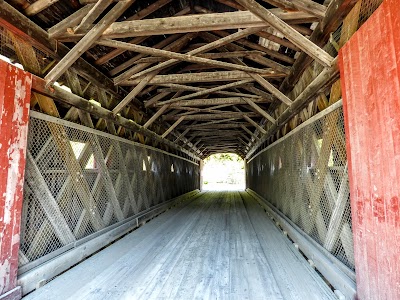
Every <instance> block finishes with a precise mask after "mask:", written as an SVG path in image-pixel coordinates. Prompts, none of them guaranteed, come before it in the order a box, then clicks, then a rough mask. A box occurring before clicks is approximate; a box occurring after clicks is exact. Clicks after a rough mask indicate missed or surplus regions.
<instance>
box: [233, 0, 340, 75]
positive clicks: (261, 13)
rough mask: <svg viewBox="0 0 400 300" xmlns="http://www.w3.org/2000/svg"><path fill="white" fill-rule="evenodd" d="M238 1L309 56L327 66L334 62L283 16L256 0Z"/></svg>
mask: <svg viewBox="0 0 400 300" xmlns="http://www.w3.org/2000/svg"><path fill="white" fill-rule="evenodd" d="M237 2H238V3H240V4H241V5H243V6H244V7H246V8H247V9H248V10H249V11H251V12H252V13H254V14H255V15H256V16H258V17H259V18H261V19H262V20H264V21H265V22H266V23H268V24H269V25H270V26H271V27H273V28H275V29H276V30H277V31H279V32H281V33H282V34H283V35H284V36H285V37H286V38H287V39H288V40H289V41H291V42H292V43H294V44H295V45H296V46H297V47H299V48H300V49H301V50H303V51H304V52H305V53H307V54H308V55H309V56H311V57H312V58H314V59H315V60H317V61H318V62H319V63H321V64H322V65H323V66H325V67H329V66H331V64H332V61H333V57H331V56H330V55H329V54H328V53H327V52H325V51H324V50H323V49H321V48H320V47H319V46H317V45H316V44H314V43H313V42H311V41H310V40H309V39H307V38H306V37H304V36H303V35H301V34H300V33H299V32H297V31H296V30H294V29H293V28H292V27H290V26H289V25H288V24H287V23H285V22H284V21H282V19H281V18H279V17H278V16H276V15H274V14H273V13H272V12H270V11H269V10H267V9H266V8H264V7H263V6H262V5H260V4H258V3H257V2H256V1H255V0H237Z"/></svg>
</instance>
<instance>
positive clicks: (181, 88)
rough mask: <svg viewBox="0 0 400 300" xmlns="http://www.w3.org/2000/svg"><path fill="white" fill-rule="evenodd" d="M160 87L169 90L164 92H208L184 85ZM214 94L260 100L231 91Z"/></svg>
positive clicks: (171, 84)
mask: <svg viewBox="0 0 400 300" xmlns="http://www.w3.org/2000/svg"><path fill="white" fill-rule="evenodd" d="M160 86H165V87H168V88H169V89H167V90H163V92H176V91H195V92H201V91H206V90H207V88H202V87H197V86H191V85H183V84H174V83H165V84H160ZM245 86H246V84H244V85H243V87H245ZM213 93H215V94H219V95H224V96H231V97H247V98H259V96H257V95H252V94H244V93H237V92H229V91H214V92H213ZM265 94H266V93H265ZM269 96H270V95H269ZM269 96H268V95H263V97H264V98H268V97H269Z"/></svg>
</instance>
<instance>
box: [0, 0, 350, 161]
mask: <svg viewBox="0 0 400 300" xmlns="http://www.w3.org/2000/svg"><path fill="white" fill-rule="evenodd" d="M6 2H8V3H9V4H11V5H12V6H13V7H14V8H16V9H17V10H18V11H20V12H22V13H23V14H24V15H25V16H26V17H28V18H30V20H32V21H33V22H35V23H36V24H37V25H39V26H40V27H42V28H43V29H44V30H46V32H47V37H46V39H47V40H48V41H57V44H58V45H64V46H65V47H66V49H68V51H64V52H65V53H64V55H62V57H60V59H59V60H58V61H57V62H56V63H54V64H53V65H52V66H51V67H50V68H49V69H48V70H46V73H44V80H45V83H46V86H47V87H51V86H52V85H53V84H54V83H55V82H57V81H59V80H60V77H62V76H63V75H65V73H66V72H68V70H69V69H70V68H71V66H73V65H74V63H75V62H77V61H81V60H82V58H83V59H84V60H85V61H87V62H89V63H90V64H91V67H92V69H90V70H89V69H87V70H86V73H90V72H92V73H93V72H99V73H102V74H104V75H105V76H107V77H108V78H109V79H111V80H112V83H113V84H114V85H115V86H117V87H120V88H119V94H122V97H121V99H118V101H117V103H114V104H113V105H112V107H109V110H110V112H112V114H114V115H121V114H122V115H123V116H125V117H127V119H130V118H129V117H128V116H126V113H125V109H126V108H127V107H130V106H132V104H133V103H136V106H135V109H139V110H141V112H143V113H144V114H145V115H146V116H147V117H146V118H144V119H143V121H141V124H140V121H138V120H137V119H136V120H134V121H135V124H136V123H139V125H141V126H138V127H137V128H139V129H140V130H139V129H138V130H137V131H140V132H144V133H147V134H148V136H150V138H155V139H156V140H157V141H158V142H160V141H161V143H162V142H163V141H166V144H167V145H169V146H171V145H172V144H176V145H180V147H181V148H186V149H187V150H188V151H191V152H192V153H194V154H195V155H196V156H198V157H206V156H208V155H210V154H212V153H216V152H235V153H238V154H239V155H240V156H242V157H245V156H246V155H247V156H249V155H251V154H252V153H254V151H255V150H256V149H257V147H259V146H260V145H261V144H262V143H263V142H264V141H267V140H268V138H269V137H270V136H272V135H273V134H274V133H276V131H277V130H279V129H280V128H281V127H282V126H284V125H285V124H286V123H287V122H288V121H289V120H290V119H291V118H293V116H295V115H296V114H298V113H299V111H300V110H301V109H302V108H304V106H305V105H307V104H308V103H309V102H310V101H312V100H313V99H315V96H316V94H317V92H321V90H322V89H324V88H326V87H328V86H329V84H330V83H331V82H332V81H333V80H334V79H335V78H337V76H338V70H337V66H336V60H335V58H334V57H332V56H331V55H330V54H328V53H327V52H326V51H324V50H323V49H322V47H323V46H324V45H325V44H326V42H327V41H328V39H329V37H330V35H331V33H332V32H333V31H335V30H336V29H337V28H338V26H339V25H340V24H341V22H342V20H343V18H344V17H345V16H346V15H347V13H348V12H349V10H350V9H351V8H352V6H353V5H354V4H355V2H356V1H354V0H353V1H351V0H332V1H325V2H324V1H319V2H318V1H312V0H290V1H289V0H262V1H261V0H258V1H255V0H235V1H234V0H208V1H190V0H181V1H172V0H157V1H152V0H148V1H140V0H136V1H135V0H122V1H118V0H80V1H78V0H59V1H57V0H37V1H26V0H7V1H6ZM313 61H315V62H316V63H317V64H318V65H320V66H322V69H323V71H322V73H321V75H320V76H318V77H317V78H316V79H315V80H314V81H313V82H312V83H311V84H310V86H308V87H307V88H306V89H305V90H304V92H303V93H302V94H301V95H300V96H299V97H297V98H296V99H290V98H289V96H288V95H290V91H291V90H292V89H293V87H294V86H295V84H296V83H297V81H298V80H299V78H300V76H301V75H302V73H303V72H304V70H305V69H306V68H307V67H308V66H309V65H310V64H311V63H312V62H313ZM81 68H85V67H84V66H83V67H81ZM84 72H85V70H84ZM65 84H66V85H68V83H65ZM104 85H105V86H106V82H105V81H104ZM307 89H308V90H307ZM121 91H122V92H121ZM80 105H81V106H83V104H80ZM77 107H78V108H79V106H78V105H77ZM278 107H281V108H283V109H281V110H280V111H282V113H281V114H278V115H277V114H276V108H278ZM97 117H99V116H97ZM103 117H104V116H103ZM111 119H113V118H111V117H109V118H108V121H110V120H111ZM114 119H115V118H114ZM155 122H157V123H160V122H161V123H162V124H163V126H164V129H163V130H161V132H158V133H157V134H156V133H154V134H153V133H151V134H150V133H148V132H147V131H155V130H154V129H153V127H152V126H153V124H154V123H155ZM119 125H120V124H119ZM135 128H136V127H135ZM132 129H133V128H132ZM133 130H134V129H133Z"/></svg>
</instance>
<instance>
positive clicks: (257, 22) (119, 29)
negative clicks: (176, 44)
mask: <svg viewBox="0 0 400 300" xmlns="http://www.w3.org/2000/svg"><path fill="white" fill-rule="evenodd" d="M269 12H270V13H271V14H273V15H274V16H277V17H278V18H280V19H282V20H284V21H286V22H287V23H288V24H302V23H312V22H315V21H318V18H316V17H315V16H313V15H311V14H308V13H303V12H284V11H282V10H280V9H271V10H270V11H269ZM264 26H265V23H264V22H263V21H262V20H261V19H260V18H258V17H257V16H255V15H253V14H252V13H251V12H248V11H238V12H226V13H214V14H202V15H196V16H181V17H169V18H160V19H151V20H140V21H125V22H117V23H114V24H113V25H111V26H110V28H108V29H107V30H106V31H105V32H104V35H103V37H109V38H125V37H133V36H143V35H145V36H147V35H162V34H174V33H187V32H199V31H213V30H221V29H239V28H249V27H264Z"/></svg>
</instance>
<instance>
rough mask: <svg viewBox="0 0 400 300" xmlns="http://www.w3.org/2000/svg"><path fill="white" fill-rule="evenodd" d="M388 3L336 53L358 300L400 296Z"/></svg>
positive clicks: (394, 69) (395, 82)
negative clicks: (342, 111)
mask: <svg viewBox="0 0 400 300" xmlns="http://www.w3.org/2000/svg"><path fill="white" fill-rule="evenodd" d="M398 8H399V7H398V1H397V0H386V1H384V3H383V4H382V5H381V6H380V7H379V8H378V9H377V10H376V11H375V13H374V14H373V15H372V16H371V18H369V19H368V21H367V22H366V23H365V24H364V25H363V26H362V27H361V28H360V29H359V30H358V31H357V32H356V34H355V35H354V36H353V37H352V38H351V39H350V41H349V42H348V43H347V44H346V45H345V46H344V47H343V48H342V49H341V51H340V53H339V63H340V71H341V83H342V91H343V101H344V102H343V103H344V114H345V125H346V138H347V152H348V158H349V166H350V167H349V180H350V192H351V208H352V218H353V234H354V252H355V253H354V254H355V264H356V274H357V297H358V298H359V299H368V300H370V299H371V300H372V299H400V214H399V193H400V180H399V175H400V35H399V32H400V11H399V9H398Z"/></svg>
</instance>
